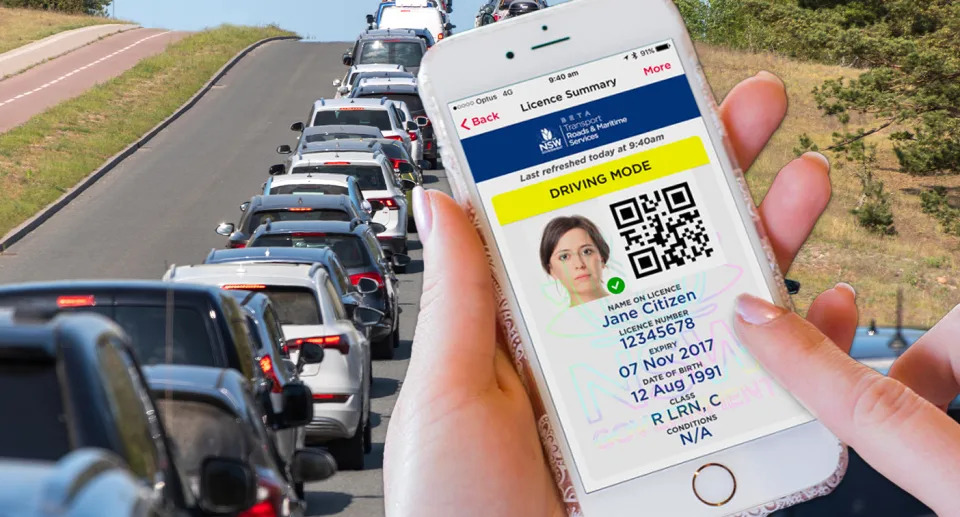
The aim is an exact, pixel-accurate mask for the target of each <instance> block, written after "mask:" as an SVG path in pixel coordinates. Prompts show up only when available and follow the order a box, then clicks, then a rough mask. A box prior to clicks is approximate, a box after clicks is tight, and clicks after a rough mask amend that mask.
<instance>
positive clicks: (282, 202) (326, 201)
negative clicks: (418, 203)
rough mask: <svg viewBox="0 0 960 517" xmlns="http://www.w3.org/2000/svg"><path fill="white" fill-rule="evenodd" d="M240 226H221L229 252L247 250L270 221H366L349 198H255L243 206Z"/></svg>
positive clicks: (367, 216) (295, 195)
mask: <svg viewBox="0 0 960 517" xmlns="http://www.w3.org/2000/svg"><path fill="white" fill-rule="evenodd" d="M240 211H241V212H243V215H242V216H241V217H240V222H239V223H238V224H233V223H220V225H219V226H217V234H219V235H224V236H228V237H229V239H228V240H227V247H228V248H243V247H244V246H246V245H247V240H248V239H249V238H250V235H251V234H253V231H254V230H256V229H257V227H258V226H260V225H261V224H264V223H266V222H268V221H352V220H354V219H361V220H365V219H367V218H369V214H362V213H360V212H359V211H358V209H357V207H355V206H354V205H353V203H351V202H350V198H349V197H347V196H336V195H322V196H315V195H299V194H282V195H270V196H253V197H252V198H251V199H250V201H247V202H244V203H243V204H241V205H240Z"/></svg>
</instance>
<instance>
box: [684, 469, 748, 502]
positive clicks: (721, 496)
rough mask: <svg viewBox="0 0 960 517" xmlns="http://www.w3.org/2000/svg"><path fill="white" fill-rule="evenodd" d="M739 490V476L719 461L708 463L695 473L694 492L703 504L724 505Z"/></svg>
mask: <svg viewBox="0 0 960 517" xmlns="http://www.w3.org/2000/svg"><path fill="white" fill-rule="evenodd" d="M736 492H737V478H736V477H734V475H733V472H732V471H731V470H730V469H728V468H727V467H725V466H723V465H721V464H719V463H707V464H706V465H704V466H702V467H700V468H698V469H697V471H696V472H695V473H694V474H693V494H694V495H695V496H697V499H699V500H700V502H702V503H703V504H706V505H710V506H723V505H725V504H727V503H729V502H730V500H731V499H733V494H735V493H736Z"/></svg>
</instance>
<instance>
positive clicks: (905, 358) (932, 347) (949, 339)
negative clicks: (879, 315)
mask: <svg viewBox="0 0 960 517" xmlns="http://www.w3.org/2000/svg"><path fill="white" fill-rule="evenodd" d="M958 335H960V306H957V307H954V308H953V310H952V311H950V313H949V314H947V315H946V316H945V317H944V318H943V319H942V320H940V322H939V323H937V324H936V325H934V326H933V328H932V329H930V330H929V331H927V333H926V334H924V335H923V336H921V337H920V339H918V340H917V342H916V343H914V344H913V346H911V347H910V348H908V349H907V351H906V352H904V353H903V355H902V356H900V358H899V359H897V360H896V361H894V363H893V366H892V367H891V368H890V373H889V375H890V377H892V378H894V379H897V380H898V381H900V382H902V383H904V384H906V385H907V386H910V388H911V389H912V390H913V391H915V392H917V394H918V395H920V396H921V397H923V398H925V399H927V400H929V401H930V402H932V403H933V405H935V406H938V407H940V408H946V407H947V406H948V405H949V404H950V401H952V400H953V399H954V398H956V397H957V394H958V393H960V347H957V346H956V344H957V336H958Z"/></svg>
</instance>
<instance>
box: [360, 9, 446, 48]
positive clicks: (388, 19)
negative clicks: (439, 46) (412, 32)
mask: <svg viewBox="0 0 960 517" xmlns="http://www.w3.org/2000/svg"><path fill="white" fill-rule="evenodd" d="M375 28H376V29H380V30H383V29H426V30H428V31H430V34H431V35H433V38H434V40H436V41H438V42H439V41H440V40H442V39H443V38H445V37H447V36H449V35H450V31H452V30H453V25H452V24H450V22H449V21H447V14H446V13H445V12H444V11H443V10H442V9H438V8H436V7H417V6H415V5H403V3H402V2H401V1H400V0H398V1H397V2H396V4H395V5H393V6H390V7H384V8H383V9H381V10H380V20H379V21H378V22H377V24H376V27H375Z"/></svg>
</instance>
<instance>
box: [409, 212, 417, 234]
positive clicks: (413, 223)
mask: <svg viewBox="0 0 960 517" xmlns="http://www.w3.org/2000/svg"><path fill="white" fill-rule="evenodd" d="M407 233H417V220H416V219H414V218H413V215H409V216H407Z"/></svg>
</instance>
